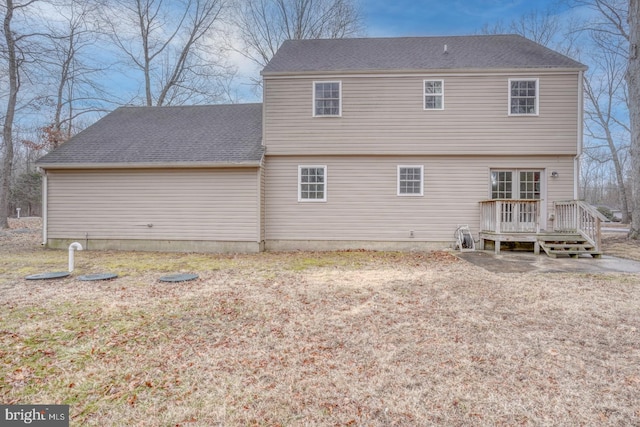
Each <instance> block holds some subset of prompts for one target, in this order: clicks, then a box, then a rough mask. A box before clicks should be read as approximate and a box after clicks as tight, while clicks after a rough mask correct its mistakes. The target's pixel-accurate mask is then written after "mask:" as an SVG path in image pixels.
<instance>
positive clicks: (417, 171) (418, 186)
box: [398, 166, 423, 196]
mask: <svg viewBox="0 0 640 427" xmlns="http://www.w3.org/2000/svg"><path fill="white" fill-rule="evenodd" d="M422 187H423V167H422V166H398V196H422V195H423V190H422Z"/></svg>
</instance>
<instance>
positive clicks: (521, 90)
mask: <svg viewBox="0 0 640 427" xmlns="http://www.w3.org/2000/svg"><path fill="white" fill-rule="evenodd" d="M508 85H509V86H508V96H509V109H508V111H507V112H508V115H509V116H537V115H539V114H540V79H538V78H510V79H509V80H508Z"/></svg>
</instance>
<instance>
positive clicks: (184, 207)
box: [47, 168, 259, 242]
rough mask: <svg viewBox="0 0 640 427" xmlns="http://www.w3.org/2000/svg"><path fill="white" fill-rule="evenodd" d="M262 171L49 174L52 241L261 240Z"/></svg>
mask: <svg viewBox="0 0 640 427" xmlns="http://www.w3.org/2000/svg"><path fill="white" fill-rule="evenodd" d="M258 171H259V169H258V168H236V169H209V170H207V169H168V170H81V171H58V170H51V171H48V172H47V175H48V185H49V186H48V224H47V231H48V237H49V238H50V239H85V238H86V234H87V233H88V235H89V239H151V240H163V239H167V240H196V241H202V240H209V241H246V242H257V241H258V240H259V230H258V229H259V186H258ZM147 224H152V225H153V226H152V227H148V226H147Z"/></svg>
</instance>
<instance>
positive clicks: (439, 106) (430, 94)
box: [422, 80, 444, 110]
mask: <svg viewBox="0 0 640 427" xmlns="http://www.w3.org/2000/svg"><path fill="white" fill-rule="evenodd" d="M422 91H423V93H422V95H423V97H422V101H423V103H422V107H423V109H425V110H444V80H423V82H422Z"/></svg>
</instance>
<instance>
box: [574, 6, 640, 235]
mask: <svg viewBox="0 0 640 427" xmlns="http://www.w3.org/2000/svg"><path fill="white" fill-rule="evenodd" d="M573 3H574V4H576V5H579V6H586V7H588V8H590V9H591V10H592V11H594V12H596V14H595V19H593V21H592V22H590V23H589V24H588V27H589V29H590V30H591V31H593V32H599V33H602V34H608V35H610V36H611V37H615V38H618V39H619V40H620V43H616V44H614V45H613V48H612V47H611V46H603V47H604V48H607V49H611V50H612V52H613V53H615V54H616V55H619V56H620V57H621V58H623V60H624V62H625V64H626V74H625V81H626V84H627V91H628V92H627V108H628V112H629V133H630V154H631V187H632V198H631V212H632V213H631V229H630V232H629V237H630V238H632V239H636V240H637V239H640V59H639V58H638V44H639V43H640V3H639V2H638V0H573Z"/></svg>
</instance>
